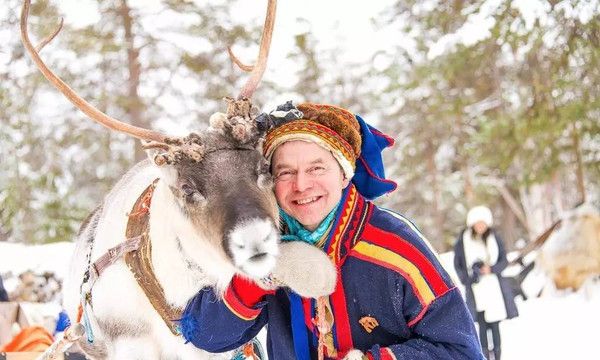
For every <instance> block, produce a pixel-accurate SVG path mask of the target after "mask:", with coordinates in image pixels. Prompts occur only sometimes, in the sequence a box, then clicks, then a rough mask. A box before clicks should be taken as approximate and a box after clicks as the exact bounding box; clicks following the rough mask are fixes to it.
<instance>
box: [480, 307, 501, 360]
mask: <svg viewBox="0 0 600 360" xmlns="http://www.w3.org/2000/svg"><path fill="white" fill-rule="evenodd" d="M477 324H478V325H479V341H480V342H481V349H482V350H483V355H485V356H486V359H494V360H500V353H501V350H500V345H501V341H500V322H499V321H495V322H491V323H489V322H486V321H485V317H484V316H483V312H478V313H477ZM489 332H491V333H492V344H491V345H492V346H491V348H490V346H489V344H488V333H489ZM492 356H493V357H492Z"/></svg>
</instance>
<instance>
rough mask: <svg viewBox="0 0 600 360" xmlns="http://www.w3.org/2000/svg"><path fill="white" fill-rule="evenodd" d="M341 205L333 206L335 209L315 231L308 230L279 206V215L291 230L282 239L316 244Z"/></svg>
mask: <svg viewBox="0 0 600 360" xmlns="http://www.w3.org/2000/svg"><path fill="white" fill-rule="evenodd" d="M339 206H340V204H339V203H338V204H337V205H336V206H335V207H334V208H333V210H331V212H330V213H329V214H328V215H327V216H326V217H325V219H323V221H321V223H320V224H319V226H317V228H316V229H315V231H313V232H311V231H309V230H306V229H305V228H304V226H302V224H300V222H299V221H298V220H296V219H294V218H293V217H291V216H290V215H288V214H287V213H286V212H285V211H283V209H281V208H279V215H280V216H281V219H283V221H284V222H285V224H286V225H287V228H288V232H289V233H288V234H283V235H281V240H282V241H304V242H305V243H308V244H311V245H314V244H316V243H317V242H318V241H319V240H320V239H321V238H323V235H325V232H326V231H327V229H329V226H330V225H331V222H332V221H333V217H334V216H335V212H336V211H337V209H338V207H339Z"/></svg>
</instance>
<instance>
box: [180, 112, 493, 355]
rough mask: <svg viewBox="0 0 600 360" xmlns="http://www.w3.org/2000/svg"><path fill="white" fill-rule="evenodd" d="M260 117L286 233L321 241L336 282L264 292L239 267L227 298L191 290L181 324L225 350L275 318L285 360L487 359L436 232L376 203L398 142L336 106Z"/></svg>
mask: <svg viewBox="0 0 600 360" xmlns="http://www.w3.org/2000/svg"><path fill="white" fill-rule="evenodd" d="M258 122H259V125H260V126H263V127H265V128H267V129H269V130H268V132H267V136H266V139H265V143H264V146H263V152H264V155H265V157H266V158H267V160H269V161H270V162H271V173H272V175H273V181H274V192H275V197H276V199H277V202H278V204H279V207H280V215H281V219H282V224H283V230H282V241H283V242H288V241H300V242H305V243H309V244H312V245H314V246H315V247H317V248H319V249H322V251H323V252H325V253H326V254H327V255H329V257H330V259H331V260H332V262H333V263H334V264H335V267H336V269H337V274H338V277H337V285H336V286H335V290H334V291H333V293H332V294H331V295H329V296H324V297H320V298H318V299H310V298H302V297H300V296H299V295H297V294H296V293H294V292H292V291H290V289H289V288H286V287H285V286H284V285H285V284H280V285H281V286H280V287H279V288H277V289H276V290H274V291H272V290H265V289H264V288H263V286H261V285H260V284H261V283H262V282H261V281H259V282H258V283H257V282H255V281H252V280H249V279H245V278H243V277H242V276H236V277H234V278H233V280H232V282H231V284H230V286H229V289H228V290H227V291H226V292H225V294H224V297H223V299H222V300H220V299H219V298H218V297H217V296H216V295H215V294H214V292H213V291H212V290H211V289H204V290H203V291H200V293H199V294H198V295H197V296H196V297H195V298H193V299H192V300H191V302H190V303H189V304H188V306H187V309H186V311H185V313H184V316H183V319H182V321H181V324H180V325H181V329H182V333H183V335H184V337H185V339H186V340H188V341H190V342H192V343H193V344H194V345H196V346H197V347H199V348H202V349H205V350H207V351H210V352H223V351H227V350H230V349H233V348H236V347H238V346H240V345H242V344H244V343H245V342H247V341H248V340H250V339H252V338H253V337H254V336H256V334H257V333H258V331H259V330H260V329H261V328H262V327H263V326H264V325H266V324H268V327H267V350H268V354H269V358H270V359H276V360H279V359H298V360H308V359H361V360H362V359H412V360H418V359H437V360H442V359H448V360H450V359H453V360H457V359H483V355H482V354H481V349H480V346H479V343H478V341H477V334H476V330H475V327H474V324H473V320H472V318H471V316H470V314H469V312H468V310H467V308H466V306H465V303H464V301H463V299H462V296H461V294H460V292H459V290H458V289H457V288H456V287H455V285H454V284H453V283H452V281H451V279H450V277H449V276H448V274H447V273H446V271H444V269H443V268H442V266H441V265H440V263H439V261H438V259H437V257H436V255H435V253H434V251H433V250H432V249H431V247H430V246H429V244H428V242H427V240H425V239H424V237H423V235H422V234H421V233H420V232H419V231H418V230H417V228H416V227H415V226H414V225H413V224H412V223H411V222H410V221H409V220H407V219H406V218H404V217H403V216H401V215H399V214H396V213H393V212H391V211H389V210H385V209H382V208H379V207H377V206H375V205H374V204H373V203H372V202H371V201H369V200H370V199H375V198H377V197H379V196H380V195H382V194H385V193H388V192H391V191H393V190H395V189H396V184H395V183H394V182H392V181H389V180H386V179H385V178H384V171H383V170H384V169H383V162H382V158H381V151H382V150H383V149H384V148H386V147H388V146H390V145H392V144H393V140H392V139H391V138H389V137H387V136H385V135H383V134H382V133H380V132H379V131H377V130H376V129H375V128H373V127H371V126H369V125H367V124H366V123H365V122H364V120H363V119H362V118H361V117H360V116H355V115H354V114H352V113H350V112H349V111H348V110H345V109H342V108H339V107H337V106H332V105H321V104H313V103H304V104H301V105H299V106H298V107H297V108H295V107H294V106H293V105H292V104H291V102H289V103H287V104H286V105H284V106H281V107H278V109H277V111H275V112H272V113H271V114H268V115H263V116H260V117H259V118H258ZM399 196H401V194H400V195H399ZM319 271H320V269H314V275H312V276H315V277H316V276H317V275H318V272H319ZM270 280H271V281H273V282H275V283H277V279H276V278H275V279H270Z"/></svg>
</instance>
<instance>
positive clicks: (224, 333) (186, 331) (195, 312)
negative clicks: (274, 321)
mask: <svg viewBox="0 0 600 360" xmlns="http://www.w3.org/2000/svg"><path fill="white" fill-rule="evenodd" d="M265 304H266V301H260V302H258V303H256V304H255V305H254V306H247V305H245V304H244V303H243V301H242V299H241V298H240V297H239V296H238V295H237V294H236V292H235V291H234V289H233V288H232V287H231V286H230V287H229V288H228V289H227V290H226V292H225V294H224V296H223V299H219V298H218V297H217V296H216V294H215V292H214V290H213V289H212V288H205V289H202V290H201V291H200V292H199V293H198V294H197V295H196V296H195V297H193V298H192V300H190V302H189V303H188V305H187V307H186V309H185V312H184V314H183V316H182V319H181V320H180V322H179V325H180V329H181V333H182V335H183V337H184V338H185V340H186V341H188V342H191V343H192V344H194V345H195V346H196V347H198V348H200V349H203V350H206V351H209V352H224V351H228V350H232V349H236V348H238V347H240V346H242V345H244V344H245V343H247V342H248V341H250V340H251V339H252V338H254V337H255V336H256V334H258V332H259V331H260V329H261V328H262V327H263V326H264V325H265V324H266V323H267V311H262V309H263V307H264V306H265Z"/></svg>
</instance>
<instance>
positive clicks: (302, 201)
mask: <svg viewBox="0 0 600 360" xmlns="http://www.w3.org/2000/svg"><path fill="white" fill-rule="evenodd" d="M320 198H321V197H320V196H311V197H308V198H304V199H300V200H294V201H293V203H294V204H296V205H307V204H310V203H314V202H315V201H317V200H319V199H320Z"/></svg>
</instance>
